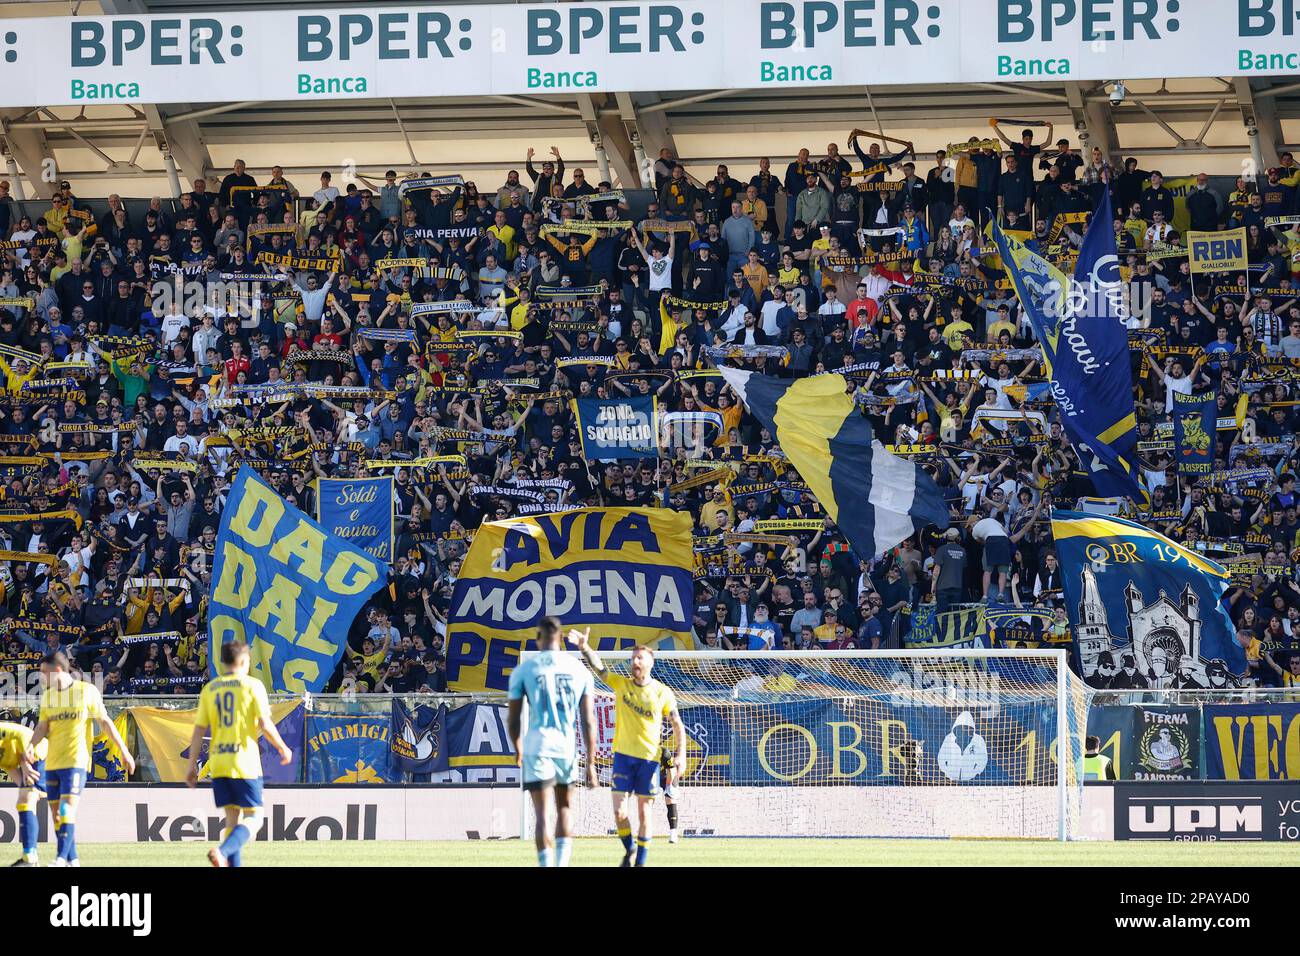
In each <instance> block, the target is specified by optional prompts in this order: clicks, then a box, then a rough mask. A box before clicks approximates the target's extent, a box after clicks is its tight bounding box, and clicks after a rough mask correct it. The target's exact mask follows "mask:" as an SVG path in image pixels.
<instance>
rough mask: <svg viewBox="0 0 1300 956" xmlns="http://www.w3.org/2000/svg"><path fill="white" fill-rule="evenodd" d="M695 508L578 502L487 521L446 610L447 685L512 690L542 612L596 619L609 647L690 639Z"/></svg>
mask: <svg viewBox="0 0 1300 956" xmlns="http://www.w3.org/2000/svg"><path fill="white" fill-rule="evenodd" d="M692 558H693V553H692V550H691V517H690V515H689V514H683V513H679V512H676V511H672V510H670V509H667V508H580V509H576V510H574V511H567V512H564V513H563V514H546V515H536V516H534V517H527V518H524V517H520V518H513V519H509V520H506V521H486V522H484V523H483V524H482V525H480V526H479V530H478V533H477V534H475V536H474V543H473V544H472V545H470V549H469V552H468V553H467V554H466V555H465V561H464V563H463V565H462V566H461V570H460V576H459V577H458V578H457V579H456V586H455V590H454V591H453V592H452V597H451V609H450V612H449V613H448V615H447V620H448V624H447V685H448V687H449V688H450V689H451V690H453V691H492V690H495V691H504V690H506V688H507V684H508V682H509V678H510V672H511V671H512V670H514V667H515V665H516V664H517V663H519V652H520V651H521V650H524V649H525V648H526V647H527V648H528V649H532V644H533V640H534V638H535V636H536V630H535V629H536V625H537V622H538V620H540V619H541V618H542V617H544V616H546V615H553V616H555V617H558V618H559V619H560V621H561V622H562V623H563V625H564V626H565V627H566V628H569V627H576V628H588V627H589V628H591V634H592V639H593V643H594V644H595V645H596V646H597V647H599V648H600V649H602V650H616V649H620V648H625V647H633V646H635V645H637V644H651V645H660V644H661V642H664V641H668V642H669V646H673V647H683V648H686V647H691V646H693V643H692V642H691V640H690V634H691V617H692V599H693V597H694V583H693V580H692V576H691V567H692Z"/></svg>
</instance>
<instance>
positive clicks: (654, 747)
mask: <svg viewBox="0 0 1300 956" xmlns="http://www.w3.org/2000/svg"><path fill="white" fill-rule="evenodd" d="M590 637H591V635H590V632H589V631H581V632H579V631H571V632H570V633H569V639H570V640H571V641H573V642H574V643H575V644H576V645H577V646H578V650H580V651H582V656H583V657H584V658H586V660H587V664H588V666H589V667H590V668H591V669H592V671H593V672H595V675H596V676H597V677H599V678H600V679H601V680H603V681H604V682H605V683H606V684H608V685H609V687H610V689H611V690H612V691H613V692H614V766H613V772H612V780H611V783H612V785H613V787H614V824H615V826H616V827H617V828H618V838H619V839H620V840H622V841H623V849H624V851H625V852H624V856H623V863H622V865H623V866H633V865H636V866H645V865H646V858H647V857H648V856H649V853H650V837H651V831H650V819H651V811H652V810H653V809H654V802H655V797H656V796H657V795H658V794H659V747H660V743H659V742H660V736H661V733H660V732H661V730H662V728H663V719H664V718H665V717H667V718H668V719H669V720H670V721H671V722H672V727H673V739H674V740H676V741H677V752H676V754H674V756H673V777H674V779H677V778H680V777H681V775H682V774H683V773H685V772H686V728H685V727H683V726H682V718H681V715H680V714H678V713H677V698H676V697H675V696H674V695H673V692H672V690H671V689H670V688H669V687H666V686H665V685H664V684H662V683H660V682H659V681H657V680H655V679H654V678H653V677H651V676H650V672H651V671H653V670H654V666H655V652H654V651H653V650H651V649H650V648H648V647H645V646H641V647H638V648H637V649H636V650H634V651H633V652H632V664H631V667H630V670H631V672H632V676H631V677H624V676H623V675H622V674H615V673H614V672H612V671H610V670H609V669H608V668H607V667H605V664H604V662H603V661H602V660H601V659H600V656H599V655H598V654H597V653H596V652H595V651H594V650H592V648H591V642H590ZM632 793H635V794H636V803H637V835H636V842H635V844H634V843H633V841H632V825H631V822H630V821H629V819H628V813H627V798H628V795H629V794H632ZM634 860H635V862H634Z"/></svg>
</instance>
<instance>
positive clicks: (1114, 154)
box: [1065, 83, 1119, 162]
mask: <svg viewBox="0 0 1300 956" xmlns="http://www.w3.org/2000/svg"><path fill="white" fill-rule="evenodd" d="M1088 92H1089V91H1088V90H1087V89H1085V88H1084V84H1082V83H1066V84H1065V96H1066V98H1067V99H1068V100H1069V102H1070V113H1071V115H1072V116H1073V117H1074V131H1075V133H1076V134H1077V135H1078V137H1079V152H1080V153H1082V154H1083V158H1084V161H1085V162H1086V161H1087V159H1088V153H1089V150H1090V149H1091V148H1092V147H1093V146H1097V147H1099V148H1100V149H1101V154H1102V155H1103V156H1105V157H1106V158H1107V159H1109V160H1111V161H1112V162H1116V161H1117V160H1118V158H1119V156H1118V151H1119V134H1118V133H1117V131H1116V130H1115V117H1114V114H1112V113H1111V109H1110V101H1109V100H1103V101H1102V102H1100V103H1099V102H1095V101H1093V100H1092V99H1091V98H1090V97H1089V96H1088Z"/></svg>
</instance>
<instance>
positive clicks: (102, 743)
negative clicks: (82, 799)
mask: <svg viewBox="0 0 1300 956" xmlns="http://www.w3.org/2000/svg"><path fill="white" fill-rule="evenodd" d="M126 721H127V712H126V711H125V710H123V711H122V712H121V713H120V714H117V715H116V716H114V717H113V725H114V726H115V727H117V732H118V735H119V736H120V737H121V738H122V739H123V740H126ZM96 723H97V724H98V726H97V727H96V730H97V731H98V733H96V734H95V736H94V737H93V738H92V739H91V742H90V779H91V780H94V781H96V782H102V783H121V782H122V781H124V780H126V767H125V766H124V765H123V764H122V751H120V750H119V749H118V748H117V744H115V743H113V741H112V739H111V738H110V737H109V736H108V734H107V733H106V732H105V729H104V727H103V726H102V724H103V722H102V721H97V722H96Z"/></svg>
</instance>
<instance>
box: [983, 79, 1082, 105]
mask: <svg viewBox="0 0 1300 956" xmlns="http://www.w3.org/2000/svg"><path fill="white" fill-rule="evenodd" d="M965 85H966V86H968V87H970V86H973V87H975V88H977V89H981V90H992V91H993V92H994V93H1009V94H1011V95H1012V96H1027V97H1029V98H1030V99H1035V100H1043V101H1045V102H1048V103H1069V98H1068V97H1066V96H1063V95H1061V94H1060V93H1049V92H1048V91H1047V90H1035V89H1031V88H1029V87H1027V86H1011V85H1009V84H1006V83H967V84H965Z"/></svg>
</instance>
